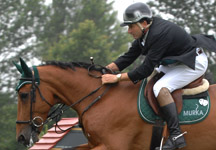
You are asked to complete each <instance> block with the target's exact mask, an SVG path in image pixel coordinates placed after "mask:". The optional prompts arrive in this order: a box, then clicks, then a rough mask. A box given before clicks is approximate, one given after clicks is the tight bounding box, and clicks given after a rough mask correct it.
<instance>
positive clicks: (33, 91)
mask: <svg viewBox="0 0 216 150" xmlns="http://www.w3.org/2000/svg"><path fill="white" fill-rule="evenodd" d="M93 67H95V65H94V64H93V65H91V66H89V68H88V74H89V76H92V77H94V78H101V77H100V76H95V75H94V74H91V73H90V72H91V69H92V68H93ZM102 68H103V69H102V70H103V71H102V73H105V72H106V71H109V72H111V73H113V72H112V71H111V70H109V69H107V68H105V67H102ZM20 80H24V81H29V82H31V85H32V86H31V91H30V100H31V101H30V119H29V120H28V121H23V120H17V121H16V123H17V124H29V125H30V126H31V127H32V129H34V130H35V131H38V130H37V129H38V128H39V127H41V126H42V125H44V124H47V123H49V122H51V121H52V120H53V119H55V120H56V126H55V131H56V132H57V130H56V127H58V128H59V129H60V131H61V132H65V131H67V130H70V129H71V128H72V127H70V128H68V129H66V130H63V129H61V128H60V127H59V126H58V121H59V117H61V115H62V114H63V112H64V111H66V110H67V109H68V108H71V107H73V106H75V105H76V104H78V103H80V102H82V101H84V100H85V99H86V98H87V97H89V96H91V95H93V94H94V93H96V92H97V91H99V90H100V89H101V88H102V87H103V85H101V86H100V87H98V88H96V89H95V90H93V91H92V92H90V93H89V94H88V95H86V96H84V97H83V98H81V99H79V100H78V101H76V102H75V103H73V104H71V105H70V106H68V107H67V108H66V109H64V108H63V107H64V105H65V104H60V105H59V106H58V107H57V108H56V109H55V110H54V111H52V112H51V113H50V114H49V115H48V117H47V119H46V120H45V121H44V120H43V118H42V117H40V116H36V117H33V104H34V103H35V102H36V90H38V93H39V95H40V97H41V99H42V100H43V101H44V102H46V103H47V104H48V105H49V106H50V107H52V106H53V105H52V104H50V103H49V102H48V101H47V100H46V99H45V97H44V96H43V95H42V93H41V91H40V88H39V86H38V84H37V83H36V81H35V77H34V69H32V78H30V77H22V78H20ZM111 86H112V84H110V85H108V86H106V89H105V90H104V91H103V93H102V94H101V95H99V96H98V97H97V98H96V99H94V100H93V101H92V102H91V103H90V104H89V105H88V106H87V107H86V108H85V109H84V111H83V112H82V114H81V116H80V117H79V126H80V127H82V128H83V125H82V117H83V115H84V113H85V112H87V111H88V110H89V109H90V108H91V107H92V106H93V105H94V104H95V103H96V102H98V101H99V100H100V99H101V98H102V96H103V95H104V94H105V93H106V92H107V91H108V90H109V88H110V87H111ZM58 109H59V110H60V111H58V113H56V112H57V110H58ZM38 119H39V120H40V122H41V123H40V124H38V123H37V121H36V120H38ZM38 132H39V131H38Z"/></svg>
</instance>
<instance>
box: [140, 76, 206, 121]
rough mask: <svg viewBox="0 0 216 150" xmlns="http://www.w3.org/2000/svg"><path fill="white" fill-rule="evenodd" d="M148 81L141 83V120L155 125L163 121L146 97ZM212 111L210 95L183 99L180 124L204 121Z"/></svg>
mask: <svg viewBox="0 0 216 150" xmlns="http://www.w3.org/2000/svg"><path fill="white" fill-rule="evenodd" d="M146 83H147V80H146V79H144V80H143V81H142V83H141V86H140V90H139V95H138V99H137V106H138V111H139V114H140V116H141V118H142V119H143V120H144V121H147V122H148V123H152V124H153V123H155V121H156V120H159V119H162V118H160V117H159V116H157V115H156V114H155V113H154V111H153V110H152V108H151V106H150V105H149V104H148V101H147V100H146V98H145V97H144V89H145V86H146ZM209 111H210V97H209V94H207V96H204V97H199V98H192V99H183V108H182V111H181V113H180V114H179V122H180V124H194V123H198V122H200V121H202V120H204V119H205V118H206V117H207V116H208V113H209Z"/></svg>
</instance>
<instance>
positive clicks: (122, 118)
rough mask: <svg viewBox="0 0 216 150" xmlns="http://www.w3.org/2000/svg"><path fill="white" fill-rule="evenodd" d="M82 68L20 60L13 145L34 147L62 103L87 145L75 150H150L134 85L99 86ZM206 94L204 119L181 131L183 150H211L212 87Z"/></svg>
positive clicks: (215, 114)
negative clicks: (207, 103) (78, 122)
mask: <svg viewBox="0 0 216 150" xmlns="http://www.w3.org/2000/svg"><path fill="white" fill-rule="evenodd" d="M88 66H89V65H87V64H84V63H61V62H51V63H49V64H45V65H41V66H37V67H33V68H34V69H33V70H31V69H30V68H28V66H27V65H26V64H25V62H24V61H23V60H22V59H21V65H18V64H16V67H17V68H18V70H19V71H20V72H21V73H22V77H21V79H20V82H19V85H18V87H17V91H18V112H17V125H16V138H17V140H18V141H19V142H21V143H23V144H24V145H30V144H32V143H34V142H36V141H37V140H38V134H39V133H40V131H41V129H42V127H43V124H44V123H45V122H46V121H47V116H48V112H49V110H50V108H51V107H52V106H53V105H55V104H57V103H63V104H66V105H68V106H72V108H73V109H74V110H75V111H76V112H77V114H78V115H79V117H80V119H81V123H82V125H83V129H84V134H85V135H86V138H87V139H88V143H87V144H85V145H83V146H81V147H83V148H79V149H80V150H148V149H150V142H151V135H152V124H149V123H147V122H145V121H143V120H142V119H141V118H140V115H139V113H138V111H137V96H138V92H139V88H140V83H138V84H135V85H134V84H133V83H132V82H126V81H125V82H120V83H118V84H114V85H103V86H102V85H101V79H100V78H99V77H100V76H101V74H102V73H101V71H99V69H97V67H96V68H93V69H87V68H88ZM89 72H90V74H91V75H90V76H89ZM98 87H100V88H98ZM109 87H110V88H109ZM108 88H109V90H108ZM95 89H97V90H95ZM92 91H94V92H92ZM208 92H209V95H210V98H211V111H210V112H209V115H208V117H207V118H206V119H205V120H203V121H202V122H199V123H196V124H192V125H182V126H181V128H182V130H183V131H187V132H188V134H186V135H185V138H186V142H187V146H186V148H184V150H215V149H216V142H215V139H216V129H215V127H216V85H211V86H210V88H209V91H208ZM90 93H91V94H90ZM78 101H79V102H78ZM90 106H91V107H90ZM87 108H88V109H87ZM83 112H85V113H83ZM45 120H46V121H45ZM71 140H72V139H71Z"/></svg>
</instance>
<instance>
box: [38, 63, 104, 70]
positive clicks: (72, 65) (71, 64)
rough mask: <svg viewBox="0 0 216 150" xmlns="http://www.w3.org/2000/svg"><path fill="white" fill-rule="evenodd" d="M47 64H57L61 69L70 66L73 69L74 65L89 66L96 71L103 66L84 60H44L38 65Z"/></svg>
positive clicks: (86, 67)
mask: <svg viewBox="0 0 216 150" xmlns="http://www.w3.org/2000/svg"><path fill="white" fill-rule="evenodd" d="M47 65H52V66H57V67H60V68H62V69H67V68H71V69H73V70H75V67H80V68H85V69H89V67H91V70H96V71H101V70H102V69H103V68H104V67H103V66H100V65H92V64H90V63H86V62H61V61H46V62H44V63H43V64H42V65H40V66H47ZM96 66H97V67H96ZM98 66H99V67H98Z"/></svg>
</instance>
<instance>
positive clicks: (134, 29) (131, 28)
mask: <svg viewBox="0 0 216 150" xmlns="http://www.w3.org/2000/svg"><path fill="white" fill-rule="evenodd" d="M128 33H129V34H131V35H132V36H133V38H134V39H139V38H140V37H141V36H142V30H141V29H140V27H139V26H138V25H137V24H130V25H128Z"/></svg>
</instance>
